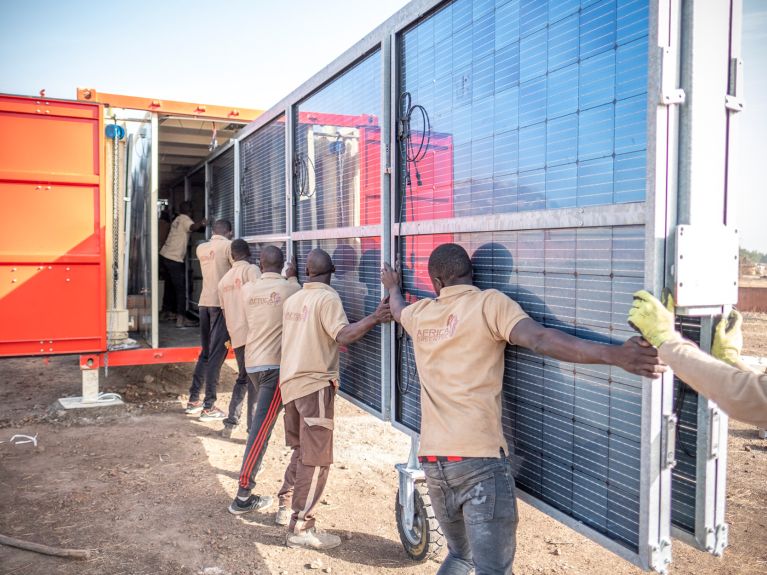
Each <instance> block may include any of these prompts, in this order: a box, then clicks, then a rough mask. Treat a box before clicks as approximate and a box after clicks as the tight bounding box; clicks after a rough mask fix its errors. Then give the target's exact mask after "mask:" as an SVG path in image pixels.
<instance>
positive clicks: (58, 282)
mask: <svg viewBox="0 0 767 575" xmlns="http://www.w3.org/2000/svg"><path fill="white" fill-rule="evenodd" d="M102 130H103V122H102V115H101V107H100V106H99V105H97V104H84V103H78V102H64V101H56V100H50V99H41V98H23V97H17V96H0V134H2V138H0V213H2V214H3V215H4V216H5V217H4V218H3V220H4V223H3V225H2V226H0V318H2V321H0V356H11V355H17V356H18V355H41V354H45V355H54V354H65V353H81V352H89V351H103V350H105V349H106V343H107V342H106V284H105V282H106V271H105V267H104V266H105V258H104V229H103V227H102V221H103V209H104V207H103V206H104V202H103V190H104V182H103V178H104V160H103V154H102V145H101V134H102Z"/></svg>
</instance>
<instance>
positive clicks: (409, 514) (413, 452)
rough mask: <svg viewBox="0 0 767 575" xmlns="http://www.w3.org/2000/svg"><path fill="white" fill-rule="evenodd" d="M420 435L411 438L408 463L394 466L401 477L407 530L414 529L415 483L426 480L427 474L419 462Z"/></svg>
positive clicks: (401, 494)
mask: <svg viewBox="0 0 767 575" xmlns="http://www.w3.org/2000/svg"><path fill="white" fill-rule="evenodd" d="M418 439H419V438H418V437H417V436H415V437H411V438H410V455H409V456H408V460H407V463H398V464H397V465H395V466H394V467H395V468H396V469H397V476H398V478H399V504H400V505H401V506H402V510H403V513H404V517H403V518H402V519H403V523H404V526H405V530H406V531H410V530H411V529H413V519H415V496H414V493H415V484H416V483H418V482H421V481H426V475H425V474H424V472H423V469H421V464H420V463H418Z"/></svg>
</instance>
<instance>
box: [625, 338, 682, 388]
mask: <svg viewBox="0 0 767 575" xmlns="http://www.w3.org/2000/svg"><path fill="white" fill-rule="evenodd" d="M616 355H617V359H616V360H615V362H614V363H613V365H617V366H618V367H620V368H621V369H625V370H626V371H628V372H629V373H633V374H635V375H641V376H642V377H649V378H651V379H658V378H659V377H660V376H661V374H662V373H665V372H666V371H667V370H668V366H667V365H665V364H664V363H663V362H662V361H661V360H660V359H659V358H658V350H657V349H655V348H654V347H653V346H652V345H650V344H649V343H648V342H647V341H645V340H644V339H642V338H641V337H637V336H634V337H632V338H629V339H628V340H626V341H625V342H624V344H623V345H622V346H620V347H619V348H617V349H616Z"/></svg>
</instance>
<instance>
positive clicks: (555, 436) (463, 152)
mask: <svg viewBox="0 0 767 575" xmlns="http://www.w3.org/2000/svg"><path fill="white" fill-rule="evenodd" d="M648 14H649V10H648V3H647V1H646V0H638V1H635V2H631V1H626V2H616V1H614V0H603V1H599V2H548V3H547V2H529V1H528V2H526V1H521V2H515V1H510V2H487V1H479V0H475V1H473V2H472V1H470V0H457V1H455V2H452V3H450V4H447V5H446V6H444V7H442V8H440V9H438V10H437V11H436V12H434V13H433V14H431V15H429V16H427V17H426V18H424V19H423V20H421V21H420V22H418V23H417V24H416V25H414V26H413V27H411V28H409V29H407V30H406V31H405V32H404V33H403V34H402V36H401V40H400V44H399V58H400V79H399V81H400V86H401V90H402V92H406V93H409V95H410V103H412V104H414V105H418V106H422V107H423V108H422V109H421V108H417V107H416V108H413V113H412V115H411V126H410V128H411V134H410V139H409V141H408V142H407V143H406V145H405V146H403V150H404V151H405V152H408V154H407V155H408V156H409V158H408V160H402V168H403V169H402V170H401V172H402V178H401V180H400V182H399V187H400V196H399V197H400V208H399V210H398V213H399V216H400V220H401V221H416V220H417V221H419V222H420V223H423V222H424V221H428V220H440V219H444V218H452V217H460V216H477V215H485V214H499V213H509V212H517V211H529V210H553V209H556V208H569V207H585V206H597V205H608V204H616V203H624V202H637V201H643V200H644V198H645V188H646V182H645V170H646V148H647V142H646V132H647V127H646V123H647V118H646V109H647V93H646V91H647V62H648V54H647V44H648V39H647V38H648ZM402 107H403V108H404V107H405V105H404V104H403V106H402ZM424 110H425V114H424V113H423V111H424ZM402 111H403V112H404V111H406V110H404V109H403V110H402ZM427 118H428V119H427ZM424 147H425V148H426V151H425V152H421V153H420V157H419V153H418V152H419V151H420V150H423V149H424ZM446 176H447V177H446ZM606 223H608V224H609V222H606ZM644 238H645V231H644V228H643V227H642V226H610V225H606V226H605V227H599V228H579V229H538V230H531V231H513V230H508V231H507V230H504V229H502V228H501V229H498V230H497V231H494V232H476V233H462V234H444V233H441V234H439V235H432V236H429V235H418V236H405V237H401V238H400V240H399V247H400V258H401V261H402V262H403V265H404V267H405V270H404V282H405V287H406V289H407V290H408V291H409V295H408V297H409V298H410V299H411V300H414V299H418V298H420V297H423V296H424V295H427V294H428V293H429V292H430V291H431V287H430V284H429V281H428V274H427V272H426V261H427V259H428V255H429V253H430V252H431V250H432V249H433V248H434V247H436V245H439V244H441V243H445V242H450V241H452V242H457V243H460V244H462V245H463V246H464V247H465V248H466V249H467V251H468V253H469V254H470V255H471V256H472V258H473V260H474V265H475V278H474V280H475V284H476V285H478V286H479V287H482V288H490V287H492V288H496V289H499V290H501V291H503V292H504V293H506V294H507V295H509V296H510V297H512V298H513V299H515V300H516V301H517V302H518V303H519V304H520V305H521V306H522V307H523V308H524V309H525V310H526V311H527V313H528V314H529V315H530V316H531V317H532V318H533V319H535V320H537V321H539V322H541V323H542V324H544V325H546V326H550V327H556V328H559V329H562V330H564V331H567V332H568V333H571V334H574V335H577V336H579V337H583V338H586V339H590V340H594V341H598V342H603V343H621V342H623V341H625V340H626V339H627V338H628V337H630V336H632V335H634V333H633V332H632V331H631V329H630V328H629V326H628V325H627V323H626V315H627V312H628V308H629V307H630V305H631V294H632V293H633V292H634V291H635V290H637V289H641V288H642V287H643V286H644V258H645V251H644ZM397 353H398V358H397V359H398V361H397V364H398V365H399V366H400V368H399V374H398V376H397V387H396V391H395V397H396V405H395V410H394V412H395V417H396V419H397V421H398V422H400V423H401V424H403V425H405V426H406V427H409V428H410V429H413V430H417V429H418V428H419V425H420V406H419V397H418V396H419V384H418V378H417V370H416V369H415V362H414V358H413V353H412V344H411V342H410V341H409V338H408V337H407V336H403V337H402V338H400V340H399V343H398V348H397ZM503 397H504V416H503V417H504V430H505V432H506V434H507V436H508V439H509V441H510V444H511V445H514V451H515V457H516V459H517V461H519V462H521V467H520V471H519V475H518V477H517V485H518V486H519V488H520V489H522V490H524V491H526V492H527V493H529V494H531V495H534V496H535V497H536V498H538V499H539V500H541V501H543V502H545V503H547V504H549V505H551V506H552V507H554V508H556V509H557V510H559V511H561V512H563V513H565V514H567V515H569V516H571V517H573V518H574V519H577V520H579V521H581V522H583V523H584V524H586V525H588V526H590V527H592V528H593V529H595V530H596V531H598V532H600V533H603V534H605V535H607V536H608V537H610V538H611V539H614V540H616V541H619V542H620V543H621V544H623V545H624V546H625V547H627V548H628V549H630V550H631V551H634V552H637V551H638V546H639V537H640V536H639V529H640V526H639V499H640V472H641V470H640V467H641V466H640V461H639V459H640V447H641V446H640V437H641V415H642V412H641V407H642V389H641V379H640V378H639V377H636V376H633V375H630V374H628V373H626V372H624V371H622V370H620V369H617V368H611V367H607V366H582V365H574V364H570V363H565V362H559V361H556V360H552V359H549V358H544V357H542V356H539V355H537V354H535V353H532V352H530V351H528V350H526V349H523V348H516V347H514V346H509V347H508V348H507V352H506V370H505V379H504V388H503Z"/></svg>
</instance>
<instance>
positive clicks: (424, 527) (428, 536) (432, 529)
mask: <svg viewBox="0 0 767 575" xmlns="http://www.w3.org/2000/svg"><path fill="white" fill-rule="evenodd" d="M413 497H414V502H413V507H414V511H415V517H414V518H413V527H412V528H411V529H405V517H404V514H405V509H404V508H403V507H402V505H400V502H399V490H397V500H396V505H395V513H396V514H397V531H398V532H399V538H400V540H401V541H402V546H403V547H404V548H405V552H406V553H407V554H408V555H409V556H410V558H411V559H414V560H415V561H425V560H426V559H430V558H432V557H435V556H436V555H437V554H438V553H439V552H440V550H441V549H442V546H443V545H444V544H445V538H444V536H443V535H442V530H441V529H440V527H439V523H438V522H437V518H436V517H434V510H433V509H432V507H431V499H430V498H429V493H428V491H427V490H426V486H425V485H423V484H416V488H415V491H414V492H413Z"/></svg>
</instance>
